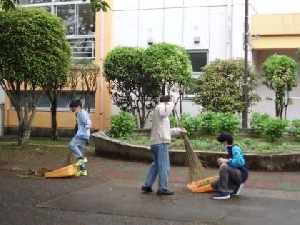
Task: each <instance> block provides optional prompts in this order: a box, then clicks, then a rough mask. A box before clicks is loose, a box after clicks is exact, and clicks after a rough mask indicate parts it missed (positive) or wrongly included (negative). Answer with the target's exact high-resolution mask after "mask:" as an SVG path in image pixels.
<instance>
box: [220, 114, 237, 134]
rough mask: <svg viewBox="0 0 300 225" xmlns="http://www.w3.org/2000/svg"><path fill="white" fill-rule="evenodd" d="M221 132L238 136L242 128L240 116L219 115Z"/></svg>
mask: <svg viewBox="0 0 300 225" xmlns="http://www.w3.org/2000/svg"><path fill="white" fill-rule="evenodd" d="M217 119H218V123H219V126H218V127H219V131H220V132H221V131H228V132H230V133H232V134H233V135H234V134H236V133H237V132H238V131H239V129H240V127H241V120H240V117H239V116H238V115H235V114H233V113H219V114H218V117H217Z"/></svg>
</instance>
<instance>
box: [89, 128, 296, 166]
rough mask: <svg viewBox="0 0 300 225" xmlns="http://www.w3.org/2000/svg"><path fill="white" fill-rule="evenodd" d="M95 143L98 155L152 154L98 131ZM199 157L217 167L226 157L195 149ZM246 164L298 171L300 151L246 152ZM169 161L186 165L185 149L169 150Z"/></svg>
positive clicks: (131, 156) (145, 157)
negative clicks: (221, 158) (222, 158)
mask: <svg viewBox="0 0 300 225" xmlns="http://www.w3.org/2000/svg"><path fill="white" fill-rule="evenodd" d="M92 138H93V141H94V143H95V152H96V154H97V155H99V156H105V157H110V158H117V159H126V160H134V161H136V160H137V161H143V162H151V161H152V155H151V152H150V148H149V147H144V146H137V145H129V144H126V143H124V142H121V141H119V140H116V139H112V138H110V137H108V136H106V135H105V134H104V133H103V132H101V131H99V132H96V133H93V134H92ZM196 154H197V155H198V157H199V159H201V161H203V162H204V164H205V165H206V166H208V167H212V168H217V167H218V165H217V162H216V159H217V158H218V157H226V156H227V153H223V152H204V151H196ZM246 159H247V164H248V167H249V169H250V170H259V171H300V153H293V154H275V155H266V154H265V155H262V154H246ZM170 162H171V164H172V165H177V166H186V165H187V164H186V151H185V150H170Z"/></svg>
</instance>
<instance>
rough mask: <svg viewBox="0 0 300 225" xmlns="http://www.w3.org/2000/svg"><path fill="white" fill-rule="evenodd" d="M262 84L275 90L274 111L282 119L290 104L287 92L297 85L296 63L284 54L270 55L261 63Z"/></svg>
mask: <svg viewBox="0 0 300 225" xmlns="http://www.w3.org/2000/svg"><path fill="white" fill-rule="evenodd" d="M262 72H263V74H262V75H263V76H264V77H265V81H264V84H265V85H266V86H267V87H268V88H270V90H273V91H274V92H275V113H276V116H277V117H280V118H281V119H282V114H283V110H284V109H285V116H286V111H287V107H288V105H290V104H291V99H290V98H289V92H290V91H291V90H292V89H293V87H296V86H297V63H296V61H295V60H293V59H292V58H291V57H288V56H286V55H277V54H274V55H271V56H269V57H268V58H267V59H266V61H265V62H264V63H263V64H262Z"/></svg>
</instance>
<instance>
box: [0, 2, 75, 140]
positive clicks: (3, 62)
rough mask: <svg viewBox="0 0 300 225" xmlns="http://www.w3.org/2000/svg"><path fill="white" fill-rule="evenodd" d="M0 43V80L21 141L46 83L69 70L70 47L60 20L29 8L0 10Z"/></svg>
mask: <svg viewBox="0 0 300 225" xmlns="http://www.w3.org/2000/svg"><path fill="white" fill-rule="evenodd" d="M0 43H1V45H0V83H1V86H2V88H3V89H4V90H5V92H6V94H7V95H8V97H9V98H10V101H11V103H12V105H13V106H14V108H15V110H16V112H17V117H18V122H19V144H24V143H25V142H26V141H27V140H28V139H29V137H30V127H31V123H32V120H33V118H34V115H35V110H36V105H37V102H38V101H39V99H40V97H41V95H42V94H43V93H45V88H46V86H47V84H49V83H52V82H55V80H56V79H57V78H56V76H58V75H60V76H63V77H64V76H65V75H66V74H68V73H69V62H70V46H69V45H68V42H67V40H66V37H65V30H64V26H63V24H62V21H61V19H59V18H58V17H56V16H53V15H51V14H49V13H47V12H45V11H44V10H41V9H32V8H20V9H16V10H9V11H1V12H0ZM63 79H65V78H63Z"/></svg>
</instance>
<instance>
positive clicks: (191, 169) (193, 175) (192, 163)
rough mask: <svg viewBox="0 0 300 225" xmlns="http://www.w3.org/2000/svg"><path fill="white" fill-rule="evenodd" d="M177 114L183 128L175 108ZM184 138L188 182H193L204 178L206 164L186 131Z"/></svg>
mask: <svg viewBox="0 0 300 225" xmlns="http://www.w3.org/2000/svg"><path fill="white" fill-rule="evenodd" d="M174 112H175V115H176V117H177V123H178V126H179V127H180V128H183V126H182V123H181V121H180V119H179V117H178V115H177V111H176V110H175V109H174ZM182 138H183V140H184V146H185V151H186V164H187V167H188V174H189V176H188V183H192V182H194V181H196V180H198V179H203V177H204V176H203V172H204V166H203V164H202V162H201V161H200V159H199V158H198V156H197V154H196V153H195V151H194V150H193V148H192V145H191V142H190V140H189V138H188V135H187V134H186V133H185V134H184V135H183V136H182Z"/></svg>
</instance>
